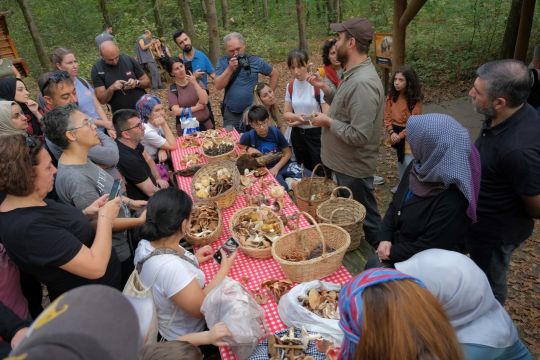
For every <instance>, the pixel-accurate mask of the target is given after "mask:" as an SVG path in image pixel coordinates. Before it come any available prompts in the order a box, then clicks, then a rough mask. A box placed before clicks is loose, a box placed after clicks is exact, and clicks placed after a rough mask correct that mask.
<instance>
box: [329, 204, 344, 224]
mask: <svg viewBox="0 0 540 360" xmlns="http://www.w3.org/2000/svg"><path fill="white" fill-rule="evenodd" d="M338 211H347V209H345V208H344V207H338V208H336V209H334V210H332V213H331V214H330V223H331V224H334V214H335V213H337V212H338Z"/></svg>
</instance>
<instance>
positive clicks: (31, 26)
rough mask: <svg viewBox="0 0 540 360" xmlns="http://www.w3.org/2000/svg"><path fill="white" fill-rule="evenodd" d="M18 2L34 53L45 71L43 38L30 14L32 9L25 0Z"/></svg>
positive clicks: (46, 65) (47, 64) (18, 0)
mask: <svg viewBox="0 0 540 360" xmlns="http://www.w3.org/2000/svg"><path fill="white" fill-rule="evenodd" d="M17 2H18V3H19V6H20V7H21V11H22V13H23V16H24V20H25V21H26V25H27V26H28V30H29V31H30V36H31V37H32V41H33V42H34V46H35V47H36V53H37V56H38V59H39V63H40V64H41V68H42V69H43V71H46V70H47V69H48V68H49V67H50V64H49V60H48V59H47V52H46V51H45V45H43V39H42V38H41V34H40V33H39V31H38V29H37V26H36V23H35V22H34V17H33V15H32V10H31V9H30V7H29V6H28V1H27V0H17Z"/></svg>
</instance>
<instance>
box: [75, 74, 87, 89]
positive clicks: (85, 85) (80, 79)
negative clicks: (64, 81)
mask: <svg viewBox="0 0 540 360" xmlns="http://www.w3.org/2000/svg"><path fill="white" fill-rule="evenodd" d="M77 79H79V81H80V82H81V83H82V84H83V85H84V87H85V88H87V89H88V90H90V83H89V82H88V81H87V80H86V79H83V78H82V77H80V76H77Z"/></svg>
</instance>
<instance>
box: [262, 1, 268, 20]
mask: <svg viewBox="0 0 540 360" xmlns="http://www.w3.org/2000/svg"><path fill="white" fill-rule="evenodd" d="M262 4H263V17H264V21H268V0H263V2H262Z"/></svg>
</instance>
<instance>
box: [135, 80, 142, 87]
mask: <svg viewBox="0 0 540 360" xmlns="http://www.w3.org/2000/svg"><path fill="white" fill-rule="evenodd" d="M140 84H141V80H139V79H137V80H136V81H135V87H139V85H140Z"/></svg>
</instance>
